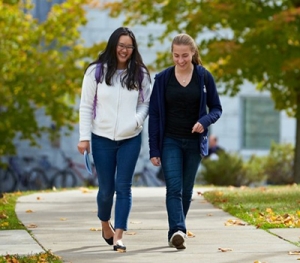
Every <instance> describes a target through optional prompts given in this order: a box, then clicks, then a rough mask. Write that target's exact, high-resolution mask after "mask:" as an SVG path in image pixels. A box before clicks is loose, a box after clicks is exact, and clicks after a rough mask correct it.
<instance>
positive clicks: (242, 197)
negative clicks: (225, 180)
mask: <svg viewBox="0 0 300 263" xmlns="http://www.w3.org/2000/svg"><path fill="white" fill-rule="evenodd" d="M204 198H205V199H206V200H207V201H208V202H210V203H212V204H213V205H214V206H216V207H218V208H221V209H222V210H224V211H226V212H228V213H229V214H231V215H233V216H235V217H237V218H239V219H241V220H243V221H245V222H247V223H249V224H251V225H254V226H256V227H258V228H262V229H266V230H267V229H271V228H291V227H293V228H299V227H300V187H299V186H297V185H292V186H279V187H259V188H247V187H244V188H243V187H241V188H233V187H232V188H226V189H224V190H223V189H222V190H213V191H209V192H205V193H204Z"/></svg>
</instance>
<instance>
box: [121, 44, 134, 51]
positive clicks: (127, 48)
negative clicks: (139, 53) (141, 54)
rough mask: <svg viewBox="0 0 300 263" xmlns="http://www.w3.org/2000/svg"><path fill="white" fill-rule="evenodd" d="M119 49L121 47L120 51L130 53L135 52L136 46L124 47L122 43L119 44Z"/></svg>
mask: <svg viewBox="0 0 300 263" xmlns="http://www.w3.org/2000/svg"><path fill="white" fill-rule="evenodd" d="M118 47H119V49H121V50H123V49H126V50H129V51H132V50H134V46H126V45H124V44H122V43H119V44H118Z"/></svg>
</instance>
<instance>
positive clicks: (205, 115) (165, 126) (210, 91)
mask: <svg viewBox="0 0 300 263" xmlns="http://www.w3.org/2000/svg"><path fill="white" fill-rule="evenodd" d="M171 52H172V57H173V62H174V66H171V67H169V68H167V69H165V70H163V71H162V72H160V73H159V74H157V75H156V76H155V82H154V86H153V91H152V95H151V98H150V107H149V147H150V159H151V162H152V164H153V165H155V166H160V165H161V166H162V170H163V174H164V177H165V181H166V207H167V213H168V223H169V231H168V242H169V246H170V247H175V248H177V249H185V248H186V243H185V238H186V232H187V230H186V223H185V219H186V216H187V213H188V211H189V207H190V204H191V200H192V193H193V187H194V181H195V177H196V173H197V170H198V166H199V164H200V161H201V158H202V156H206V155H207V153H208V142H207V132H208V127H209V126H210V125H211V124H212V123H215V122H216V121H217V120H218V119H219V118H220V116H221V114H222V106H221V103H220V99H219V95H218V93H217V89H216V85H215V82H214V79H213V77H212V75H211V73H210V72H208V71H207V70H206V69H205V68H204V67H203V66H202V62H201V59H200V56H199V51H198V48H197V45H196V43H195V41H194V39H193V38H192V37H191V36H189V35H188V34H179V35H177V36H176V37H175V38H174V39H173V41H172V45H171ZM205 83H206V84H205ZM207 108H208V112H207V110H206V109H207Z"/></svg>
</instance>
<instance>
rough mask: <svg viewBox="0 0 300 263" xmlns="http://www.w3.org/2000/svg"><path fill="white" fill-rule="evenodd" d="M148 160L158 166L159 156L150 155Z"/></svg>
mask: <svg viewBox="0 0 300 263" xmlns="http://www.w3.org/2000/svg"><path fill="white" fill-rule="evenodd" d="M150 161H151V163H152V164H153V165H154V166H160V158H159V157H152V158H151V159H150Z"/></svg>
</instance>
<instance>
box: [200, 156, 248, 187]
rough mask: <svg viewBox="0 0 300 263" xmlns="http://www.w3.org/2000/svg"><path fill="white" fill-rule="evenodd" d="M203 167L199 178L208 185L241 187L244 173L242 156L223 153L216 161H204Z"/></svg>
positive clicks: (207, 159) (208, 159)
mask: <svg viewBox="0 0 300 263" xmlns="http://www.w3.org/2000/svg"><path fill="white" fill-rule="evenodd" d="M201 165H202V168H201V170H200V175H199V176H200V177H203V179H204V181H205V182H206V183H207V184H213V185H220V186H225V185H233V186H240V177H241V175H242V172H243V171H242V170H243V160H242V158H241V157H240V156H238V155H236V154H229V153H226V152H222V153H220V154H219V158H218V159H216V160H212V159H210V158H206V159H203V160H202V162H201Z"/></svg>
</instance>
